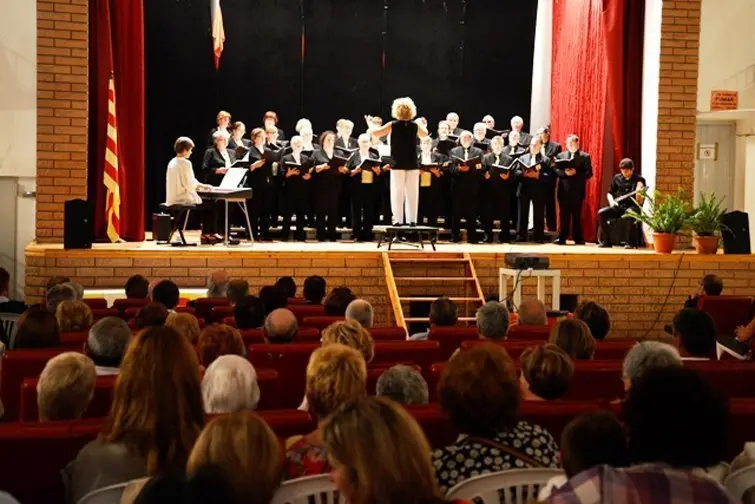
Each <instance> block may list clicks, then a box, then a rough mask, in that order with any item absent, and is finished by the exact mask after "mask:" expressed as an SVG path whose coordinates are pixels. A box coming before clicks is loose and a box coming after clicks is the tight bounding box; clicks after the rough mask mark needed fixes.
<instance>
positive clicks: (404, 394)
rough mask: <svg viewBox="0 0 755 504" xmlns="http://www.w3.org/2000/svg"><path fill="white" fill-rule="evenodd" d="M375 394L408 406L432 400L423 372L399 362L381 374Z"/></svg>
mask: <svg viewBox="0 0 755 504" xmlns="http://www.w3.org/2000/svg"><path fill="white" fill-rule="evenodd" d="M375 395H377V396H378V397H388V398H389V399H393V400H394V401H396V402H397V403H399V404H404V405H407V406H408V405H410V404H427V403H428V402H429V400H430V399H429V398H430V391H429V389H428V386H427V382H426V381H425V379H424V378H423V377H422V373H420V372H419V371H417V370H416V369H414V368H413V367H410V366H406V365H404V364H397V365H395V366H393V367H392V368H390V369H387V370H385V371H384V372H383V374H381V375H380V377H379V378H378V380H377V385H376V387H375Z"/></svg>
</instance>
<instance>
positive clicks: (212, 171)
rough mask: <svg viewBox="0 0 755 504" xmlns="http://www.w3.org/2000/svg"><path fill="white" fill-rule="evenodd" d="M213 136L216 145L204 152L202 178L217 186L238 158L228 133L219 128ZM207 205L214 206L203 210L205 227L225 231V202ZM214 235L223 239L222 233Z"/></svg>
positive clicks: (203, 180) (205, 181) (206, 182)
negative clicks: (205, 210)
mask: <svg viewBox="0 0 755 504" xmlns="http://www.w3.org/2000/svg"><path fill="white" fill-rule="evenodd" d="M212 136H213V140H214V145H213V146H212V147H209V148H208V149H207V150H205V152H204V156H203V157H202V171H201V175H200V178H201V179H202V182H204V183H205V184H208V185H211V186H215V187H217V186H219V185H220V182H222V180H223V177H224V176H225V174H226V172H227V171H228V168H230V167H231V165H232V164H233V162H234V161H235V160H236V157H235V156H234V154H233V152H231V151H230V150H228V138H229V135H228V133H226V132H225V131H223V130H218V131H215V133H213V134H212ZM207 205H208V207H209V206H210V205H211V206H212V207H213V208H212V209H208V210H207V212H203V217H202V220H203V221H204V223H205V227H206V228H207V229H223V233H225V228H224V227H223V226H220V221H224V220H225V206H224V204H223V202H222V201H214V202H212V203H208V204H207ZM214 237H215V239H216V240H222V239H223V236H222V235H221V234H220V233H216V234H215V236H214Z"/></svg>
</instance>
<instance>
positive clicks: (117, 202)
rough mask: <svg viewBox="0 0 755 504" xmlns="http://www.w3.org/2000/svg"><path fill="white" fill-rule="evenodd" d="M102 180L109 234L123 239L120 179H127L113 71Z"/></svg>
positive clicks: (114, 240) (114, 239)
mask: <svg viewBox="0 0 755 504" xmlns="http://www.w3.org/2000/svg"><path fill="white" fill-rule="evenodd" d="M102 180H103V182H104V184H105V189H106V190H107V193H106V197H105V218H106V224H107V235H108V238H110V241H111V242H117V241H120V239H121V220H120V216H121V191H120V181H121V180H125V179H124V177H123V173H121V171H120V169H119V167H118V121H117V120H116V114H115V78H114V77H113V74H112V72H111V73H110V79H108V90H107V141H106V145H105V169H104V175H103V177H102Z"/></svg>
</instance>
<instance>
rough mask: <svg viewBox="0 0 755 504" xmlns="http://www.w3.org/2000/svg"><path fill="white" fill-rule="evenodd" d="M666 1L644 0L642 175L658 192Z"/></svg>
mask: <svg viewBox="0 0 755 504" xmlns="http://www.w3.org/2000/svg"><path fill="white" fill-rule="evenodd" d="M662 18H663V0H645V39H644V48H643V51H644V54H643V63H642V176H643V177H645V180H646V181H647V184H648V186H649V187H650V188H651V189H655V174H656V169H655V163H656V160H657V157H656V148H657V146H658V85H659V84H660V69H661V21H662Z"/></svg>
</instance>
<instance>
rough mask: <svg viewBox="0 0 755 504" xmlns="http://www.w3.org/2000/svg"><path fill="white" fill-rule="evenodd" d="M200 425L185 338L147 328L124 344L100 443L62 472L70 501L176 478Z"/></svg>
mask: <svg viewBox="0 0 755 504" xmlns="http://www.w3.org/2000/svg"><path fill="white" fill-rule="evenodd" d="M203 425H204V409H203V408H202V394H201V391H200V371H199V362H198V361H197V356H196V353H195V352H194V349H193V348H192V347H191V345H190V344H189V341H188V340H187V339H186V338H184V337H183V336H181V335H180V334H178V333H177V332H176V331H175V330H174V329H172V328H170V327H164V326H156V327H150V328H148V329H145V330H143V331H142V332H140V333H139V334H137V335H136V336H135V337H134V339H133V340H132V341H131V344H130V345H129V347H128V350H127V351H126V355H125V356H124V358H123V362H122V363H121V372H120V374H119V375H118V380H117V381H116V383H115V391H114V394H113V405H112V406H111V408H110V414H109V415H108V418H107V420H106V421H105V427H104V429H103V431H102V433H101V434H100V436H99V438H98V439H96V440H94V441H92V442H90V443H89V444H87V445H86V446H84V448H82V449H81V451H80V452H79V454H78V455H77V456H76V458H75V459H74V460H73V461H72V462H71V463H70V464H69V465H68V466H67V467H66V469H65V474H66V476H67V477H66V479H67V480H68V485H67V488H68V489H69V496H68V497H69V499H68V501H69V502H78V501H79V500H81V498H82V497H83V496H85V495H86V494H88V493H89V492H92V491H94V490H97V489H99V488H103V487H106V486H109V485H115V484H118V483H123V482H126V481H130V480H133V479H137V478H143V477H145V476H155V475H166V474H176V475H181V476H182V475H183V474H184V471H185V470H186V462H187V460H188V458H189V453H190V452H191V449H192V447H193V446H194V442H195V441H196V439H197V437H198V436H199V433H200V431H201V430H202V426H203Z"/></svg>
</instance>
